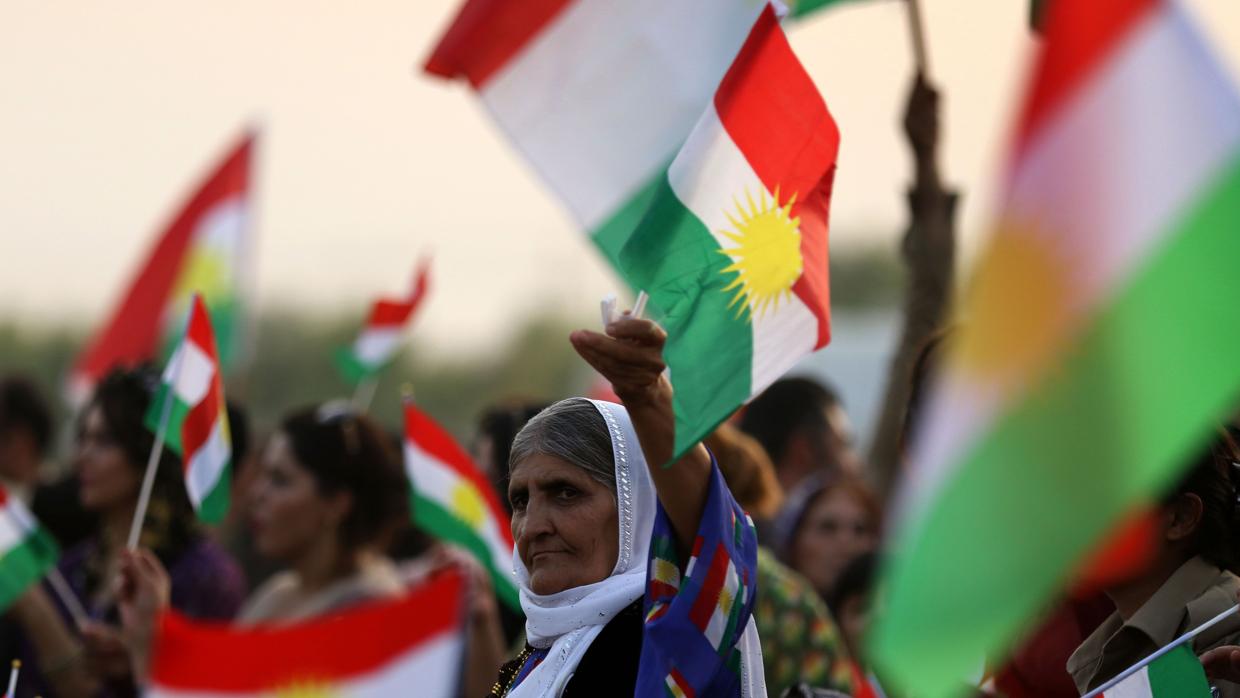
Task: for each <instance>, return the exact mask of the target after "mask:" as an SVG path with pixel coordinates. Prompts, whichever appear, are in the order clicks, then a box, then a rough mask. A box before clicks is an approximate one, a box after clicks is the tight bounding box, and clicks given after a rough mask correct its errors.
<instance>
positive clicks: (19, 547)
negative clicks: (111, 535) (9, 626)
mask: <svg viewBox="0 0 1240 698" xmlns="http://www.w3.org/2000/svg"><path fill="white" fill-rule="evenodd" d="M59 557H60V551H59V549H57V547H56V541H55V540H54V539H53V538H52V535H51V534H50V533H48V532H47V531H46V530H45V529H44V528H43V527H42V526H40V525H39V522H38V520H37V519H35V518H34V514H32V513H30V510H29V509H27V508H26V505H25V504H22V501H21V500H20V499H18V498H17V497H13V496H10V495H9V493H8V491H7V490H5V489H4V488H2V487H0V611H3V610H4V609H7V608H8V607H9V604H11V603H13V602H14V601H15V600H17V597H19V596H21V595H22V592H24V591H26V589H28V588H29V587H30V585H31V584H34V583H35V582H37V581H39V580H40V579H42V578H43V575H44V574H46V573H47V571H48V570H49V569H51V567H52V566H53V565H55V564H56V560H57V559H58V558H59Z"/></svg>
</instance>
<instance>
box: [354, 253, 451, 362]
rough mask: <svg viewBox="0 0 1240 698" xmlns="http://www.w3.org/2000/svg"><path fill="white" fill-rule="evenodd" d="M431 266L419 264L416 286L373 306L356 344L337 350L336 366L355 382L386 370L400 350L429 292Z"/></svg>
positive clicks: (414, 284) (414, 283)
mask: <svg viewBox="0 0 1240 698" xmlns="http://www.w3.org/2000/svg"><path fill="white" fill-rule="evenodd" d="M429 277H430V265H429V264H428V263H427V262H425V261H423V262H422V263H421V264H419V265H418V272H417V276H416V277H415V278H414V282H413V288H412V289H411V290H410V292H409V295H408V296H406V297H404V298H380V299H379V300H377V301H375V304H374V305H373V306H372V307H371V309H370V316H369V317H368V318H367V319H366V326H365V327H363V328H362V331H361V334H359V335H358V336H357V339H355V340H354V341H353V346H351V347H349V348H347V349H341V350H339V351H338V352H336V365H337V366H338V367H339V368H340V372H341V373H343V374H344V376H345V378H346V379H348V380H349V381H350V382H351V383H359V382H361V381H362V380H364V379H366V378H369V377H370V376H373V375H374V374H376V373H378V372H379V371H380V370H382V369H383V367H384V366H386V365H387V363H388V362H389V361H391V360H392V357H393V356H394V355H395V354H396V352H397V350H399V349H400V340H401V336H402V335H403V334H404V332H405V327H406V326H407V325H408V324H409V320H410V318H412V317H413V315H414V313H416V312H417V310H418V306H420V305H421V304H422V298H423V296H425V295H426V287H427V284H428V283H429Z"/></svg>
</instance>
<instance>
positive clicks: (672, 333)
mask: <svg viewBox="0 0 1240 698" xmlns="http://www.w3.org/2000/svg"><path fill="white" fill-rule="evenodd" d="M838 150H839V131H838V130H837V128H836V125H835V121H834V120H833V119H832V118H831V114H830V113H829V112H828V111H827V105H826V104H824V103H823V101H822V97H821V96H820V95H819V94H818V90H817V89H815V88H814V83H813V82H812V81H811V80H810V78H809V75H807V74H806V73H805V70H804V69H803V68H802V67H801V64H800V62H799V61H798V60H797V58H796V55H795V54H793V52H792V48H791V47H790V46H789V45H788V41H787V39H786V38H785V37H784V33H783V31H782V30H781V29H780V28H779V23H778V20H777V19H776V17H775V12H774V11H773V10H772V9H771V8H770V7H769V6H768V7H767V8H766V9H765V10H764V11H763V12H762V14H761V15H760V16H759V17H758V18H757V21H756V22H755V23H754V24H753V25H752V30H751V32H750V34H749V37H748V39H746V41H745V42H744V45H742V46H740V51H739V53H737V54H736V55H735V62H733V64H732V66H731V68H730V69H729V70H728V73H727V75H726V76H725V77H724V78H723V82H722V83H720V85H719V90H718V92H716V93H715V96H714V101H713V102H712V103H711V104H710V105H709V106H708V107H707V108H706V111H705V113H703V114H702V115H701V118H700V119H699V121H698V123H697V126H695V127H694V129H693V132H692V133H691V134H690V135H689V139H688V140H687V141H686V143H685V145H684V148H682V149H681V151H680V154H679V155H677V156H676V159H675V161H674V162H672V165H671V167H670V168H668V169H667V170H666V172H665V174H664V175H663V176H662V177H661V178H660V179H659V180H658V186H657V188H656V189H655V190H654V191H655V196H654V200H653V203H652V205H651V207H650V210H649V211H648V212H647V214H646V217H645V219H644V220H643V221H642V223H641V225H640V226H639V227H638V229H637V230H636V231H635V232H634V233H633V237H632V240H631V241H630V242H629V243H628V244H627V245H626V246H625V247H624V249H623V252H622V253H621V255H620V265H621V267H622V270H623V273H624V274H625V275H626V277H627V278H629V279H630V281H631V282H632V283H634V284H635V285H636V287H637V288H641V289H645V290H646V291H647V292H648V293H649V294H650V303H651V305H652V306H654V307H655V308H656V310H657V311H658V313H659V315H660V318H661V320H662V321H663V325H664V327H665V328H666V329H667V333H668V337H669V338H668V342H667V348H666V349H665V350H664V353H663V355H664V358H665V359H666V360H667V364H668V366H669V368H670V369H671V377H672V384H673V385H674V386H675V396H674V398H673V399H674V403H675V404H674V406H675V410H676V447H675V450H676V453H677V454H680V453H683V452H684V450H685V449H686V448H688V447H689V446H691V445H693V444H694V443H696V442H698V441H699V440H701V439H702V438H703V437H705V436H706V435H707V434H709V433H710V432H711V431H713V430H714V428H715V427H716V426H717V425H718V424H719V423H720V422H721V421H723V420H724V419H726V418H727V416H728V415H730V414H731V413H732V412H733V411H734V410H735V409H736V408H737V407H739V406H740V405H741V404H742V403H744V402H745V401H746V400H748V399H749V398H750V397H751V396H753V395H757V394H758V393H760V392H761V391H762V390H763V389H764V388H766V386H768V385H770V384H771V383H772V382H773V381H774V380H775V379H777V378H779V377H780V376H781V375H782V374H783V373H784V372H785V371H787V370H788V369H789V368H791V367H792V365H793V364H795V363H796V362H797V360H798V359H800V358H801V357H803V356H805V355H806V354H809V353H810V352H812V351H814V349H816V348H818V347H822V346H824V345H826V343H827V341H828V339H829V338H830V334H831V333H830V313H829V310H828V291H827V207H828V204H829V203H830V199H831V183H832V180H833V178H834V174H835V158H836V153H837V152H838Z"/></svg>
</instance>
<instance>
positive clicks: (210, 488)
mask: <svg viewBox="0 0 1240 698" xmlns="http://www.w3.org/2000/svg"><path fill="white" fill-rule="evenodd" d="M168 400H171V401H172V404H171V405H168V406H167V407H165V405H166V403H167V401H168ZM165 411H166V412H167V419H168V423H167V426H166V429H167V432H166V435H167V436H166V438H167V442H166V443H167V446H168V449H169V450H171V451H172V452H173V453H175V454H177V455H178V456H180V457H181V463H182V468H183V469H184V473H185V490H186V492H188V493H189V500H190V502H192V503H193V505H194V510H195V511H197V512H198V517H199V518H200V519H202V520H203V521H205V522H207V523H219V522H220V521H222V520H223V519H224V515H225V514H227V513H228V489H229V487H228V486H229V473H230V471H231V469H232V438H231V436H230V435H229V432H228V409H227V408H226V406H225V404H224V381H223V378H222V377H221V376H220V364H219V358H218V354H217V353H216V346H215V336H214V335H213V334H212V332H211V317H210V315H208V314H207V306H206V304H205V303H204V302H203V300H202V296H201V295H199V294H197V293H195V294H194V295H193V298H192V300H191V301H190V311H189V320H188V324H187V325H186V329H185V336H184V338H183V339H182V340H181V343H180V344H178V345H177V347H176V349H175V351H174V352H173V354H172V358H170V359H168V366H167V368H165V369H164V376H163V384H162V385H160V387H159V392H158V394H157V395H156V396H155V399H154V400H152V401H151V406H150V407H149V408H148V409H147V412H146V426H147V428H148V429H150V430H151V431H152V432H158V431H159V427H160V423H161V421H162V420H163V419H164V418H165Z"/></svg>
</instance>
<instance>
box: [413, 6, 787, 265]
mask: <svg viewBox="0 0 1240 698" xmlns="http://www.w3.org/2000/svg"><path fill="white" fill-rule="evenodd" d="M765 5H766V3H765V0H763V1H758V0H677V1H676V2H667V0H624V2H616V0H467V2H465V3H464V4H463V5H462V7H461V10H460V12H459V13H458V14H457V16H456V19H455V20H454V21H453V22H452V25H451V26H450V27H449V28H448V30H447V31H446V32H445V33H444V35H443V36H442V38H441V39H440V41H439V44H438V45H437V46H436V47H435V50H434V52H433V53H432V54H431V56H430V58H429V59H428V60H427V62H426V71H427V72H428V73H431V74H434V75H439V76H441V77H445V78H461V79H464V80H467V81H468V82H469V84H470V86H472V87H473V88H474V89H475V90H476V91H477V92H478V96H479V97H480V98H481V99H482V102H483V104H484V105H485V106H486V108H487V111H488V112H489V113H490V115H491V117H492V118H493V119H494V120H495V121H496V123H497V124H498V125H499V127H500V129H501V130H502V131H503V132H504V135H506V136H507V137H508V138H509V140H511V141H512V144H513V146H514V147H515V148H516V149H517V150H518V151H519V152H520V153H521V154H522V155H523V156H524V157H525V159H526V160H528V161H529V163H530V165H532V166H533V168H534V169H535V170H536V171H537V172H538V174H539V175H540V176H541V177H542V179H543V181H544V182H545V183H546V184H547V186H549V187H550V188H551V190H552V191H553V192H554V193H555V194H556V195H557V196H558V197H559V198H560V199H561V200H562V201H563V202H564V204H565V205H566V206H567V207H568V208H569V210H570V211H571V212H572V214H573V216H574V218H575V219H576V221H577V223H578V224H579V225H580V226H581V227H582V228H583V229H584V230H586V231H587V232H588V233H589V234H590V236H591V239H592V240H593V241H594V242H595V243H596V244H597V245H598V247H599V248H600V249H601V250H602V251H603V253H604V254H605V255H607V257H608V258H609V259H610V260H612V261H613V262H614V261H615V260H616V257H617V255H618V254H619V252H620V248H621V247H623V245H624V242H625V240H626V239H627V238H628V236H629V234H630V233H631V232H632V231H633V228H634V227H635V226H636V225H637V223H638V222H639V221H640V220H641V217H642V214H644V213H645V211H646V209H647V208H648V207H649V204H650V201H651V200H652V198H653V197H654V195H655V192H656V191H658V190H659V188H660V187H661V186H662V184H663V180H664V177H663V173H664V171H665V170H666V169H667V164H668V163H669V162H671V161H672V158H674V157H675V156H676V151H677V150H678V149H679V148H680V146H681V144H682V143H684V140H685V138H686V137H687V136H688V135H689V131H690V130H692V129H693V125H694V123H695V122H696V121H697V119H698V117H699V116H701V114H702V110H703V109H705V108H706V105H707V104H709V103H710V101H711V95H712V94H714V91H715V87H716V86H718V84H719V80H720V78H722V77H723V74H724V72H725V71H727V69H728V66H729V65H730V64H731V63H732V59H733V58H734V57H735V56H736V49H737V47H738V46H740V45H741V42H743V41H744V40H745V36H746V35H747V34H748V33H749V30H750V27H752V26H753V22H754V18H756V17H757V16H758V13H759V12H760V11H761V10H762V8H763V7H764V6H765Z"/></svg>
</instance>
